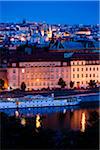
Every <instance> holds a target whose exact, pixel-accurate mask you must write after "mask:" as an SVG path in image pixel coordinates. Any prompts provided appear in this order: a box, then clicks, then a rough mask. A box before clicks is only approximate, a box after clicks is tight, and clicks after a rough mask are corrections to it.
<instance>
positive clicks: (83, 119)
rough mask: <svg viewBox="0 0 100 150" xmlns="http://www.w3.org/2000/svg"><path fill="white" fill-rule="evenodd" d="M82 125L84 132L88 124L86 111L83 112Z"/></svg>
mask: <svg viewBox="0 0 100 150" xmlns="http://www.w3.org/2000/svg"><path fill="white" fill-rule="evenodd" d="M81 125H82V127H81V132H84V131H85V125H86V115H85V113H84V112H83V113H82V120H81Z"/></svg>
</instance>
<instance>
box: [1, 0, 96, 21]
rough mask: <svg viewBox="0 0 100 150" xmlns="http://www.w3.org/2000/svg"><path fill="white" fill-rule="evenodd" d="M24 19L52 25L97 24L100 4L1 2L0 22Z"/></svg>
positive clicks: (90, 2) (94, 2) (87, 2)
mask: <svg viewBox="0 0 100 150" xmlns="http://www.w3.org/2000/svg"><path fill="white" fill-rule="evenodd" d="M23 19H26V20H28V21H36V22H43V21H45V22H46V23H50V24H53V23H59V24H97V23H99V2H97V1H70V2H69V1H63V2H57V1H55V2H54V1H51V2H46V1H44V2H38V1H37V2H34V1H25V2H21V1H16V2H13V1H12V2H9V1H8V2H7V1H5V2H4V1H2V2H1V1H0V22H21V21H22V20H23Z"/></svg>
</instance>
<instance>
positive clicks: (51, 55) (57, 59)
mask: <svg viewBox="0 0 100 150" xmlns="http://www.w3.org/2000/svg"><path fill="white" fill-rule="evenodd" d="M17 58H18V56H17V57H16V58H14V59H13V58H12V59H11V62H10V63H9V68H8V81H9V86H11V87H12V88H20V85H21V83H22V82H25V83H26V87H27V89H29V90H31V89H42V88H48V87H49V88H56V87H59V86H58V80H59V78H63V79H64V81H65V82H66V83H67V87H68V88H69V86H70V81H73V82H74V83H75V84H74V86H75V87H86V86H87V85H88V82H89V81H90V80H95V81H96V82H100V78H99V70H100V65H99V55H98V54H96V53H93V54H92V53H64V52H42V53H41V52H36V53H34V54H33V55H23V56H20V57H19V60H17Z"/></svg>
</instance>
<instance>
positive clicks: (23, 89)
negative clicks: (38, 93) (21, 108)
mask: <svg viewBox="0 0 100 150" xmlns="http://www.w3.org/2000/svg"><path fill="white" fill-rule="evenodd" d="M25 89H26V84H25V83H24V82H22V83H21V90H22V91H25Z"/></svg>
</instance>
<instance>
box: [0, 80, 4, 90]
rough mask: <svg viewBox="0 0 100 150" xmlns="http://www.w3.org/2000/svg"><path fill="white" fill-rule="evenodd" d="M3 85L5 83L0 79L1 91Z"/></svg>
mask: <svg viewBox="0 0 100 150" xmlns="http://www.w3.org/2000/svg"><path fill="white" fill-rule="evenodd" d="M4 84H5V81H4V80H3V79H0V89H3V87H4Z"/></svg>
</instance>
